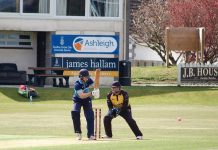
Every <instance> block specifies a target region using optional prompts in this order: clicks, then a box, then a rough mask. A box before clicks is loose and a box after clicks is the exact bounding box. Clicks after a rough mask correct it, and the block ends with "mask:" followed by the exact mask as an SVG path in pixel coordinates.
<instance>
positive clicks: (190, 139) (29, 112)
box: [0, 87, 218, 150]
mask: <svg viewBox="0 0 218 150" xmlns="http://www.w3.org/2000/svg"><path fill="white" fill-rule="evenodd" d="M124 89H125V90H127V91H128V92H129V95H130V102H131V104H132V110H133V116H134V119H135V120H136V121H137V123H138V126H139V128H140V129H141V131H142V132H143V134H144V140H142V141H137V140H135V137H134V135H133V133H132V131H131V130H130V129H129V127H128V126H127V124H126V122H125V121H124V120H123V119H122V118H121V117H118V118H116V119H115V120H113V122H112V126H113V134H114V138H113V139H112V140H97V141H88V140H87V139H86V136H85V135H86V129H85V126H86V125H85V118H84V115H83V113H82V117H81V121H82V130H83V140H82V141H77V140H75V136H74V133H73V131H72V121H71V117H70V111H71V107H72V101H71V93H72V89H65V88H38V89H37V90H38V91H39V93H40V97H39V98H37V99H34V102H33V103H30V102H28V100H27V99H25V98H23V97H21V96H19V95H18V94H17V89H16V88H0V149H16V150H21V149H22V150H26V149H28V150H60V149H61V150H72V149H77V150H87V149H92V148H93V149H95V150H102V149H104V150H116V149H131V150H218V140H217V139H218V100H217V97H218V88H211V87H124ZM108 90H109V89H108V88H102V89H101V93H102V94H101V99H99V100H95V101H93V105H94V107H101V108H102V111H103V112H102V114H105V113H106V111H107V107H106V101H105V99H104V97H105V95H106V93H107V91H108ZM177 117H181V118H182V121H177ZM102 126H103V125H102ZM102 131H103V127H102ZM102 134H103V132H102Z"/></svg>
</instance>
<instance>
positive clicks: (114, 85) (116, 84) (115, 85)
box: [111, 81, 121, 87]
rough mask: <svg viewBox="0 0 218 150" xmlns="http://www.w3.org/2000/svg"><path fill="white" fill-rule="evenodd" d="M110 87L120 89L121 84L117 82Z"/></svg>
mask: <svg viewBox="0 0 218 150" xmlns="http://www.w3.org/2000/svg"><path fill="white" fill-rule="evenodd" d="M111 87H121V84H120V82H119V81H114V82H113V83H112V86H111Z"/></svg>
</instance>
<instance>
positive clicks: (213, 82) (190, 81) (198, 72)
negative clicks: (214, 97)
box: [177, 63, 218, 86]
mask: <svg viewBox="0 0 218 150" xmlns="http://www.w3.org/2000/svg"><path fill="white" fill-rule="evenodd" d="M177 79H178V85H193V86H201V85H204V86H217V85H218V65H211V64H200V63H190V64H184V63H183V64H179V65H178V78H177Z"/></svg>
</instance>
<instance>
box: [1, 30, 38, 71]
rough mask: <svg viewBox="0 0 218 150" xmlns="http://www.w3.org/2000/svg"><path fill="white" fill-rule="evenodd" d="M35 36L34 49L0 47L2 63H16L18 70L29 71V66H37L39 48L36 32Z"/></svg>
mask: <svg viewBox="0 0 218 150" xmlns="http://www.w3.org/2000/svg"><path fill="white" fill-rule="evenodd" d="M32 35H33V36H32V37H33V48H32V49H4V48H1V49H0V63H16V64H17V67H18V70H24V71H27V73H31V71H30V70H28V67H31V66H36V59H37V49H36V33H33V34H32Z"/></svg>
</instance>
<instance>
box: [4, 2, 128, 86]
mask: <svg viewBox="0 0 218 150" xmlns="http://www.w3.org/2000/svg"><path fill="white" fill-rule="evenodd" d="M121 1H122V0H121ZM122 4H125V1H122ZM52 7H53V6H52ZM120 8H122V7H120ZM125 13H126V12H125V8H122V11H121V13H120V14H121V16H119V17H117V18H112V17H86V16H83V17H79V16H78V17H72V16H71V17H68V16H55V15H54V14H55V12H54V11H53V10H52V13H51V14H47V15H45V14H43V15H41V14H25V13H21V14H19V13H18V14H13V13H11V14H4V13H0V31H9V32H10V31H16V32H22V31H28V32H31V33H33V34H34V39H33V43H34V44H33V50H32V51H27V50H25V49H20V50H18V49H15V50H13V51H12V50H11V49H10V52H7V51H5V50H3V49H1V48H0V63H1V62H4V61H6V58H5V57H7V58H9V59H7V61H8V62H15V63H17V64H18V68H21V69H23V70H26V71H27V72H28V73H31V71H30V70H28V67H36V66H37V56H36V54H37V45H36V44H37V38H36V35H37V32H46V56H45V58H46V67H50V66H51V57H52V54H51V35H52V34H81V35H84V34H91V35H92V34H93V35H94V34H96V35H115V34H119V37H120V41H119V49H120V51H119V59H120V60H122V59H125V52H124V50H125V45H126V43H125V40H124V37H125V34H126V33H125V29H124V26H125V19H123V16H124V15H125ZM9 56H10V57H9ZM21 56H22V57H21ZM72 56H74V54H72ZM95 56H96V55H93V57H95ZM107 56H108V55H105V56H103V57H107ZM56 57H58V55H57V56H56ZM100 57H102V55H101V56H100ZM105 81H109V80H105ZM104 83H105V82H104Z"/></svg>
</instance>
